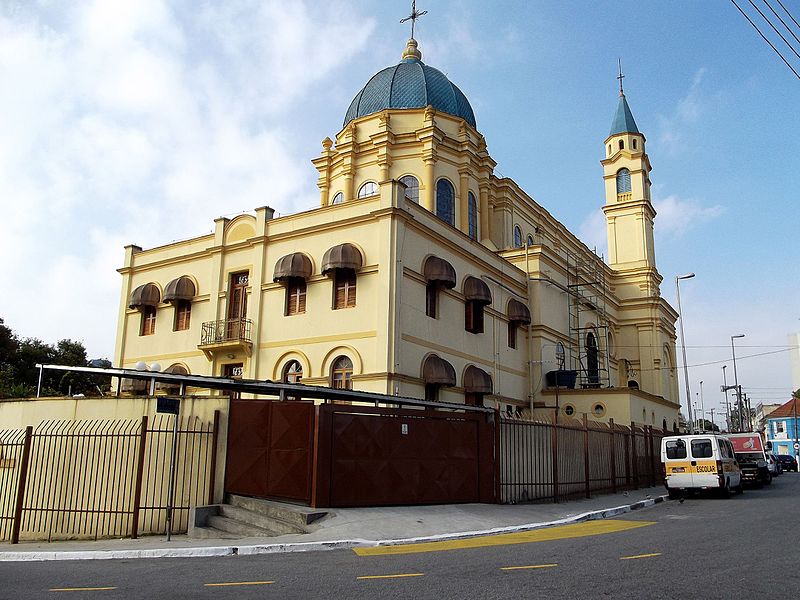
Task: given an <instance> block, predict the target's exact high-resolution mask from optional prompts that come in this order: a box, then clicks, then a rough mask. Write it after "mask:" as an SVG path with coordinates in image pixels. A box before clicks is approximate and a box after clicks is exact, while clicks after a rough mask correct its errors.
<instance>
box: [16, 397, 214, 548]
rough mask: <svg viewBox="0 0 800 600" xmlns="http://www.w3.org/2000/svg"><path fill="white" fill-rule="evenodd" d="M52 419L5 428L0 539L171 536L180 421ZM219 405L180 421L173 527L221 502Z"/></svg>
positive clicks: (158, 418) (180, 528)
mask: <svg viewBox="0 0 800 600" xmlns="http://www.w3.org/2000/svg"><path fill="white" fill-rule="evenodd" d="M173 418H174V417H168V416H166V415H157V416H156V417H155V418H153V419H149V418H148V417H147V416H145V417H142V419H141V420H140V421H137V420H92V421H44V422H43V423H41V424H40V425H39V426H38V427H37V428H36V429H35V430H34V429H33V428H32V427H28V428H26V429H23V430H6V431H0V540H11V542H12V543H17V542H18V541H19V540H20V539H35V540H45V539H46V540H48V541H50V540H56V539H97V538H106V537H127V536H130V537H138V536H139V535H142V534H159V533H166V529H167V520H166V514H167V506H168V503H169V497H168V496H169V494H168V482H169V475H170V458H171V452H172V446H173V445H172V436H173V428H172V423H173V421H172V419H173ZM218 429H219V411H216V412H215V415H214V422H213V423H203V422H201V421H200V420H199V419H198V418H197V417H190V418H179V421H178V427H177V440H176V441H177V443H176V444H175V448H176V456H175V459H176V460H175V464H176V477H175V494H174V504H173V506H174V509H173V517H172V526H171V531H172V532H173V533H179V532H184V531H186V529H187V526H188V517H189V509H190V507H191V506H195V505H198V504H207V503H211V502H213V490H214V472H215V470H216V449H217V432H218Z"/></svg>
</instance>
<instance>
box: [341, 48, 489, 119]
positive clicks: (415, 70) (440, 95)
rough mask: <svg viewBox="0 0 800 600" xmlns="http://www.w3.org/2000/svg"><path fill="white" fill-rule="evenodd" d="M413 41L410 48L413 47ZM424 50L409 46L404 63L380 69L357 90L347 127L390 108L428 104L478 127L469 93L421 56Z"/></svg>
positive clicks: (417, 106)
mask: <svg viewBox="0 0 800 600" xmlns="http://www.w3.org/2000/svg"><path fill="white" fill-rule="evenodd" d="M411 42H414V40H410V41H409V49H411ZM421 56H422V55H421V53H420V52H419V51H418V50H416V42H414V45H413V50H412V51H411V52H410V51H409V50H407V51H406V52H405V53H404V54H403V57H404V58H403V60H402V61H401V62H400V64H398V65H395V66H393V67H387V68H385V69H383V70H382V71H379V72H378V73H376V74H375V75H373V76H372V78H371V79H370V80H369V81H368V82H367V85H365V86H364V88H363V89H362V90H361V91H360V92H358V94H356V97H355V98H353V101H352V102H351V103H350V108H348V109H347V114H346V115H345V117H344V123H343V124H342V127H343V128H344V127H345V126H346V125H347V124H348V123H349V122H350V121H352V120H353V119H357V118H359V117H364V116H366V115H371V114H373V113H376V112H380V111H382V110H385V109H387V108H424V107H426V106H428V105H430V106H432V107H433V108H435V109H436V110H439V111H441V112H444V113H447V114H449V115H453V116H454V117H460V118H462V119H464V120H465V121H466V122H467V123H469V124H470V125H472V126H473V127H475V114H474V113H473V112H472V107H471V106H470V105H469V101H468V100H467V97H466V96H464V93H463V92H462V91H461V90H460V89H458V88H457V87H456V86H455V85H454V84H453V83H452V82H451V81H450V80H449V79H448V78H447V77H446V76H445V75H444V73H442V72H441V71H439V70H437V69H434V68H433V67H429V66H428V65H426V64H425V63H423V62H422V61H421V60H420V57H421Z"/></svg>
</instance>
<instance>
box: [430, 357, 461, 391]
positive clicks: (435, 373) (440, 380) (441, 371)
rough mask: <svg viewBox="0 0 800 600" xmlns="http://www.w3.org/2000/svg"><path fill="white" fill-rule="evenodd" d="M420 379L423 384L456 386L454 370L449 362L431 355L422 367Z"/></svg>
mask: <svg viewBox="0 0 800 600" xmlns="http://www.w3.org/2000/svg"><path fill="white" fill-rule="evenodd" d="M422 379H423V380H424V381H425V383H436V384H439V385H446V386H454V385H455V384H456V370H455V369H454V368H453V365H451V364H450V363H449V362H447V361H446V360H444V359H443V358H439V357H438V356H436V355H435V354H431V355H430V356H429V357H428V358H426V359H425V364H424V365H423V366H422Z"/></svg>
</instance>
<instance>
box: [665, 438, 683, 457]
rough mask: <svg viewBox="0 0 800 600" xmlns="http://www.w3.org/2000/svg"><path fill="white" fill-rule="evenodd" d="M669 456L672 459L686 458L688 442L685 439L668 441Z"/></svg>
mask: <svg viewBox="0 0 800 600" xmlns="http://www.w3.org/2000/svg"><path fill="white" fill-rule="evenodd" d="M667 458H668V459H670V460H675V459H678V458H686V442H684V441H683V440H670V441H669V442H667Z"/></svg>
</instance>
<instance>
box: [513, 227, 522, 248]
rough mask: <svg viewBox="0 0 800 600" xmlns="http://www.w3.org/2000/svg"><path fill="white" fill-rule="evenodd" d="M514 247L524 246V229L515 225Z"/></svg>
mask: <svg viewBox="0 0 800 600" xmlns="http://www.w3.org/2000/svg"><path fill="white" fill-rule="evenodd" d="M514 248H522V229H520V228H519V225H514Z"/></svg>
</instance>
